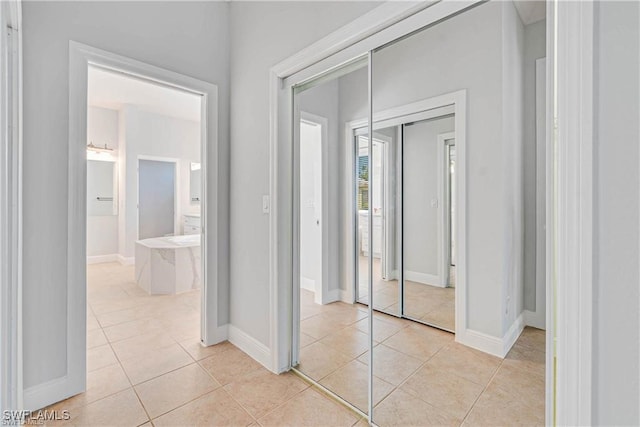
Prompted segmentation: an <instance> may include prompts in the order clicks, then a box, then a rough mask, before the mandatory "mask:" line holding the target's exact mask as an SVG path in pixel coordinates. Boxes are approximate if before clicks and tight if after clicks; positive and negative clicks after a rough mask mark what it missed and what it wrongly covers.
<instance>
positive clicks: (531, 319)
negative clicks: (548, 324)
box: [522, 310, 545, 330]
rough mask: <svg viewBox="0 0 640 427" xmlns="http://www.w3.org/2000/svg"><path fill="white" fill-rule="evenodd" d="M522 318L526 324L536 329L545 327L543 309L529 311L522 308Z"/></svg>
mask: <svg viewBox="0 0 640 427" xmlns="http://www.w3.org/2000/svg"><path fill="white" fill-rule="evenodd" d="M522 318H523V319H524V324H525V325H526V326H532V327H534V328H538V329H543V330H544V329H545V312H544V311H531V310H524V311H523V312H522Z"/></svg>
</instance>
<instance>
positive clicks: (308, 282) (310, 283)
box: [300, 277, 316, 293]
mask: <svg viewBox="0 0 640 427" xmlns="http://www.w3.org/2000/svg"><path fill="white" fill-rule="evenodd" d="M300 287H301V288H302V289H305V290H307V291H310V292H314V293H315V291H316V281H315V280H313V279H309V278H308V277H300Z"/></svg>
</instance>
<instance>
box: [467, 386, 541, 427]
mask: <svg viewBox="0 0 640 427" xmlns="http://www.w3.org/2000/svg"><path fill="white" fill-rule="evenodd" d="M542 400H543V402H542V405H540V404H537V405H536V404H534V405H532V404H530V403H528V402H527V401H525V400H522V399H519V398H517V397H516V396H515V395H513V394H512V393H510V392H508V391H505V390H503V389H501V388H499V387H497V386H495V385H494V384H490V385H489V387H487V389H486V390H485V392H484V393H482V395H481V396H480V398H479V399H478V401H477V402H476V404H475V405H474V406H473V409H471V412H469V415H467V418H466V419H465V420H464V423H463V426H525V425H528V426H542V425H544V397H543V399H542Z"/></svg>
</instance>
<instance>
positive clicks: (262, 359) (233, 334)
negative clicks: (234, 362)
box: [228, 325, 272, 370]
mask: <svg viewBox="0 0 640 427" xmlns="http://www.w3.org/2000/svg"><path fill="white" fill-rule="evenodd" d="M228 329H229V342H230V343H231V344H233V345H235V346H236V347H238V348H239V349H240V350H242V351H244V352H245V353H247V354H248V355H249V356H250V357H251V358H253V359H254V360H256V361H257V362H258V363H260V364H261V365H262V366H264V367H265V368H267V369H268V370H271V368H272V366H271V363H272V362H271V350H269V347H267V346H266V345H264V344H262V343H261V342H260V341H258V340H257V339H255V338H253V337H252V336H250V335H249V334H247V333H246V332H244V331H242V330H241V329H238V328H237V327H235V326H233V325H228Z"/></svg>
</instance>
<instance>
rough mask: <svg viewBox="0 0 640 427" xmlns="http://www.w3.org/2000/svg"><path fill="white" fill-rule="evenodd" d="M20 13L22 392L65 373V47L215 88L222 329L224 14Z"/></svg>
mask: <svg viewBox="0 0 640 427" xmlns="http://www.w3.org/2000/svg"><path fill="white" fill-rule="evenodd" d="M22 8H23V11H22V12H23V26H22V30H23V47H24V52H23V53H24V55H23V68H24V81H23V88H24V89H23V90H24V175H23V176H24V188H23V190H24V192H23V194H24V195H23V209H24V217H23V220H24V222H23V224H24V247H23V256H24V258H23V259H24V269H23V298H24V309H25V312H26V313H37V315H28V316H24V322H23V334H24V351H23V354H24V386H25V388H27V389H28V388H30V387H34V386H37V385H39V384H42V383H44V382H46V381H50V380H54V379H56V378H60V377H62V376H64V375H65V374H66V370H67V366H66V360H67V358H66V350H67V340H66V338H65V331H66V328H67V325H66V319H67V317H66V309H67V293H66V287H67V255H66V247H67V218H68V194H67V188H68V187H67V185H68V182H67V177H68V167H67V159H68V141H69V135H68V129H69V118H68V105H69V104H68V102H69V90H68V88H69V70H68V69H69V40H75V41H77V42H80V43H85V44H88V45H91V46H94V47H97V48H101V49H105V50H108V51H111V52H114V53H117V54H120V55H124V56H128V57H131V58H136V59H138V60H140V61H143V62H146V63H150V64H153V65H156V66H159V67H163V68H166V69H169V70H172V71H176V72H179V73H183V74H186V75H189V76H192V77H195V78H198V79H201V80H204V81H208V82H211V83H215V84H216V85H217V86H218V89H219V107H220V108H219V111H220V117H219V128H218V138H219V144H220V147H221V151H220V153H219V156H218V157H213V156H211V157H210V169H211V170H212V171H217V172H218V173H219V180H218V181H217V183H218V185H217V188H215V187H214V186H210V188H209V191H210V193H209V194H210V195H213V194H217V196H218V198H219V200H220V205H219V206H220V210H219V212H218V213H217V214H218V216H219V218H220V222H219V223H218V224H215V225H214V224H210V229H209V231H210V232H211V233H210V237H211V240H210V242H209V243H210V245H212V247H215V248H216V249H217V250H216V251H213V250H212V251H210V256H211V257H213V256H214V255H215V254H216V253H218V254H220V256H221V257H223V258H222V259H221V261H220V264H219V270H218V271H210V272H209V273H210V275H209V277H210V278H214V279H215V280H217V281H218V283H219V294H218V300H219V310H218V316H219V318H218V321H219V323H221V324H224V323H226V322H227V319H228V314H229V310H228V306H229V304H228V289H229V288H228V278H227V270H226V268H227V265H228V264H227V260H226V259H225V258H224V257H225V255H226V253H227V249H226V247H227V245H228V234H227V230H228V224H227V221H228V203H227V202H226V200H227V199H228V185H229V184H228V163H229V162H228V135H229V134H228V121H229V116H228V111H229V109H228V102H229V83H228V82H229V68H228V61H227V59H228V47H229V46H228V43H229V39H228V22H229V15H228V8H229V5H228V4H226V3H223V2H99V1H98V2H55V1H51V2H48V1H47V2H23V3H22ZM265 90H266V89H265ZM265 120H266V113H265ZM265 134H266V132H265ZM265 165H266V160H265ZM212 187H214V188H212ZM43 206H46V207H47V212H46V215H43V213H42V207H43ZM211 218H212V219H213V215H212V216H211ZM212 260H213V258H210V259H209V260H208V262H209V263H211V261H212ZM263 300H264V299H263ZM43 349H46V351H43Z"/></svg>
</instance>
